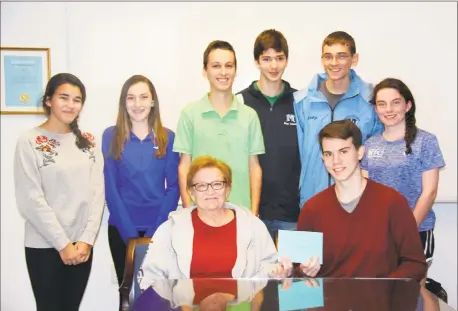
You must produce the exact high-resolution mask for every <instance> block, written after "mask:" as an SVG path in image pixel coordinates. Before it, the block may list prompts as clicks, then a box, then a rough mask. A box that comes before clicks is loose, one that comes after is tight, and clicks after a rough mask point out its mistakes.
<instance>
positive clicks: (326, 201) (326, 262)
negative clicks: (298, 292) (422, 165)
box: [297, 120, 427, 282]
mask: <svg viewBox="0 0 458 311" xmlns="http://www.w3.org/2000/svg"><path fill="white" fill-rule="evenodd" d="M362 138H363V135H362V133H361V131H360V129H359V128H358V126H356V125H355V124H354V123H353V122H351V121H350V120H341V121H334V122H332V123H330V124H328V125H327V126H325V127H324V128H323V129H322V130H321V131H320V133H319V136H318V141H319V146H320V147H321V151H322V155H321V156H322V159H323V162H324V165H325V167H326V170H327V171H328V172H329V174H331V175H332V177H333V178H334V180H335V184H334V185H332V186H330V187H329V188H327V189H326V190H324V191H322V192H320V193H318V194H317V195H315V196H314V197H312V198H311V199H310V200H308V201H307V202H306V203H305V205H304V206H303V208H302V210H301V213H300V216H299V220H298V224H297V230H301V231H313V232H322V233H323V236H324V237H325V238H324V242H323V243H324V244H323V264H322V265H319V264H317V258H315V259H314V260H307V261H305V260H306V259H305V258H304V263H302V264H301V266H300V268H301V270H302V273H303V274H305V275H308V276H312V277H315V276H318V277H335V278H355V277H361V278H412V279H415V280H417V281H418V282H420V281H421V280H422V279H423V277H424V276H425V273H426V267H427V265H426V258H425V255H424V254H423V248H422V245H421V240H420V237H419V236H418V232H417V224H416V221H415V218H414V216H413V214H412V211H411V210H410V207H409V204H408V202H407V199H406V198H405V197H404V196H403V195H402V194H400V193H399V192H397V191H396V190H394V189H393V188H390V187H388V186H385V185H383V184H380V183H377V182H375V181H372V180H371V179H366V178H365V177H363V175H362V171H361V168H360V164H359V161H360V160H361V158H362V157H363V155H364V146H363V145H362V141H363V139H362Z"/></svg>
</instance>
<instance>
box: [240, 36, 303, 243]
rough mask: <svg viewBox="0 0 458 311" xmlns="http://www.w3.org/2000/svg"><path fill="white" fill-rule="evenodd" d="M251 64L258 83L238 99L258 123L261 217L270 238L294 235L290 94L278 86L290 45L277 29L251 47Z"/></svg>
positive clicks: (294, 143)
mask: <svg viewBox="0 0 458 311" xmlns="http://www.w3.org/2000/svg"><path fill="white" fill-rule="evenodd" d="M253 54H254V61H255V65H256V67H257V68H258V69H259V71H260V77H259V80H257V81H253V82H252V83H251V85H250V86H249V87H247V88H246V89H244V90H243V91H241V92H239V93H238V97H239V98H240V99H241V100H243V102H244V103H245V104H246V105H247V106H250V107H251V108H253V109H254V110H255V111H256V112H257V114H258V116H259V119H260V121H261V128H262V134H263V137H264V144H265V149H266V152H265V154H263V155H260V156H259V163H260V165H261V168H262V190H261V200H260V204H259V216H260V218H261V219H262V220H263V221H264V223H265V224H266V226H267V229H268V230H269V233H270V234H271V236H272V238H274V236H275V232H276V231H277V230H280V229H281V230H295V229H296V223H297V217H298V216H299V211H300V209H299V176H300V170H301V166H300V165H301V163H300V157H299V149H298V140H297V129H296V118H295V115H294V107H293V101H294V97H293V94H294V92H295V91H296V90H295V89H293V88H291V86H290V84H289V83H288V82H286V81H285V80H282V76H283V73H284V72H285V69H286V67H287V65H288V54H289V49H288V42H287V41H286V39H285V37H284V36H283V34H282V33H281V32H280V31H278V30H275V29H269V30H265V31H263V32H261V33H260V34H259V35H258V37H257V38H256V40H255V43H254V50H253Z"/></svg>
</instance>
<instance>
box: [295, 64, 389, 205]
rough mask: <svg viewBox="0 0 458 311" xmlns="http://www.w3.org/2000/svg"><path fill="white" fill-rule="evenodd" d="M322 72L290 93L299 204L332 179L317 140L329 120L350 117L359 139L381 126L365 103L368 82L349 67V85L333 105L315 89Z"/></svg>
mask: <svg viewBox="0 0 458 311" xmlns="http://www.w3.org/2000/svg"><path fill="white" fill-rule="evenodd" d="M326 79H327V75H326V74H324V73H323V74H317V75H316V76H315V77H314V78H313V80H312V82H311V83H310V85H309V87H308V88H306V89H302V90H300V91H297V92H295V93H294V111H295V114H296V119H297V134H298V140H299V154H300V157H301V164H302V168H301V177H300V181H299V189H300V207H301V208H302V206H303V205H304V203H305V202H306V201H307V200H308V199H310V198H311V197H313V196H314V195H315V194H317V193H319V192H321V191H322V190H324V189H326V188H327V187H329V186H330V185H332V184H333V183H334V181H333V180H332V178H331V177H330V175H329V174H328V172H327V171H326V168H325V166H324V163H323V160H322V158H321V147H320V143H319V141H318V133H319V132H320V130H321V129H322V128H323V127H325V126H326V125H327V124H329V123H330V122H332V121H336V120H343V119H351V120H352V121H353V122H355V123H356V125H358V127H359V128H360V129H361V132H362V134H363V143H364V142H365V141H366V139H367V138H369V137H370V136H372V135H374V134H377V133H379V132H381V131H382V130H383V125H382V123H381V122H380V120H379V119H378V117H377V115H376V113H375V110H374V107H373V105H372V104H370V103H369V100H370V96H371V95H372V89H373V88H372V85H371V84H369V83H366V82H364V81H363V80H362V79H361V78H360V77H359V76H358V75H357V74H356V72H355V71H354V70H353V69H352V70H351V71H350V80H351V82H350V87H349V89H348V91H347V92H346V93H345V94H344V95H343V96H342V98H341V99H340V101H339V102H338V103H337V104H336V106H335V107H334V109H331V106H330V105H329V104H328V102H327V99H326V97H325V96H324V95H323V94H322V93H321V92H320V91H319V85H320V83H321V82H323V81H325V80H326Z"/></svg>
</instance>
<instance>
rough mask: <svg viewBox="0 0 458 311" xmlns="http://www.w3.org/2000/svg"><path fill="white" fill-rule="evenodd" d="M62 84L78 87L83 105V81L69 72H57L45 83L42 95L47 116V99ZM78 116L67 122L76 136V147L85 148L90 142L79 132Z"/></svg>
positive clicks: (48, 113) (48, 112) (84, 92)
mask: <svg viewBox="0 0 458 311" xmlns="http://www.w3.org/2000/svg"><path fill="white" fill-rule="evenodd" d="M63 84H70V85H73V86H76V87H77V88H79V90H80V92H81V102H82V105H83V106H84V103H85V101H86V88H85V86H84V84H83V82H81V80H80V79H78V77H76V76H75V75H72V74H71V73H58V74H56V75H54V76H53V77H52V78H51V79H50V80H49V81H48V84H47V85H46V89H45V93H44V95H43V100H42V105H43V109H44V111H45V113H46V115H47V116H48V117H49V115H50V114H51V107H49V106H48V105H47V104H46V102H47V101H48V100H51V98H52V97H53V96H54V93H55V92H56V91H57V89H58V88H59V87H60V86H61V85H63ZM78 118H79V115H78V116H77V117H76V118H75V120H73V122H72V123H70V124H69V125H70V130H71V131H72V132H73V134H75V136H76V145H77V146H78V148H79V149H86V148H89V147H91V142H90V141H89V140H88V139H87V138H86V137H84V136H83V133H81V130H80V128H79V125H78Z"/></svg>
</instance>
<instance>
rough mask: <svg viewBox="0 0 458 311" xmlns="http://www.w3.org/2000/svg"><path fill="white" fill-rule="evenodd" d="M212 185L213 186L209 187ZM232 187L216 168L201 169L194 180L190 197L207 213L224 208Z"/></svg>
mask: <svg viewBox="0 0 458 311" xmlns="http://www.w3.org/2000/svg"><path fill="white" fill-rule="evenodd" d="M209 184H211V185H209ZM229 193H230V187H229V186H228V185H227V182H226V181H225V178H224V175H223V173H222V172H221V171H220V170H219V169H218V168H216V167H207V168H202V169H200V170H199V171H198V172H197V173H196V174H195V175H194V178H193V179H192V185H191V188H190V195H191V198H192V199H193V201H194V202H195V203H196V205H197V206H198V207H199V208H201V209H203V210H206V211H210V210H215V209H218V208H222V207H223V206H224V204H225V202H226V199H227V198H228V197H229Z"/></svg>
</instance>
